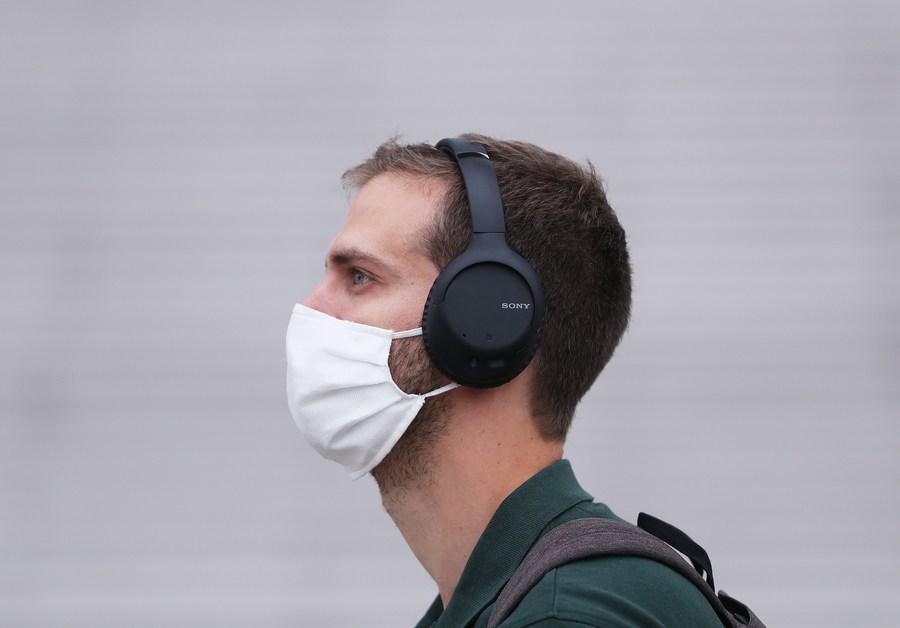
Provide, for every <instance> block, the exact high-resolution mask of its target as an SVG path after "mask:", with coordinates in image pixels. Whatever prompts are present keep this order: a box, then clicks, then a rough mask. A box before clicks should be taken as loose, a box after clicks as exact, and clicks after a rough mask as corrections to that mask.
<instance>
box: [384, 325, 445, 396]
mask: <svg viewBox="0 0 900 628" xmlns="http://www.w3.org/2000/svg"><path fill="white" fill-rule="evenodd" d="M421 335H422V328H421V327H416V328H415V329H409V330H407V331H396V332H394V333H393V334H391V338H393V339H394V340H398V339H400V338H412V337H413V336H421ZM454 388H459V384H457V383H456V382H450V383H449V384H447V385H446V386H441V387H440V388H438V389H436V390H432V391H431V392H427V393H424V394H423V395H422V398H423V399H428V398H429V397H434V396H436V395H441V394H443V393H445V392H449V391H451V390H453V389H454Z"/></svg>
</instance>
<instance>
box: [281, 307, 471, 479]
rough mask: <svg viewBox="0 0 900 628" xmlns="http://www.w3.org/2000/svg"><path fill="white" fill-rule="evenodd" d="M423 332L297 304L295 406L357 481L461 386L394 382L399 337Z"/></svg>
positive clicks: (319, 447) (292, 334) (291, 387)
mask: <svg viewBox="0 0 900 628" xmlns="http://www.w3.org/2000/svg"><path fill="white" fill-rule="evenodd" d="M421 334H422V329H421V328H417V329H411V330H409V331H404V332H398V333H394V332H392V331H391V330H389V329H381V328H380V327H371V326H369V325H362V324H360V323H352V322H350V321H343V320H340V319H337V318H334V317H332V316H328V315H327V314H323V313H322V312H319V311H317V310H313V309H311V308H308V307H306V306H304V305H295V306H294V312H293V315H292V316H291V321H290V323H289V324H288V329H287V342H286V344H287V396H288V406H290V409H291V414H292V415H293V416H294V421H295V422H296V423H297V427H299V428H300V431H301V432H302V433H303V435H304V436H305V437H306V439H307V440H308V441H309V443H310V444H311V445H312V446H313V448H315V450H316V451H318V452H319V454H321V455H322V456H324V457H325V458H328V459H329V460H334V461H335V462H339V463H341V464H342V465H344V468H345V469H346V470H347V472H348V473H350V477H351V478H353V479H354V480H355V479H357V478H359V477H362V476H363V475H365V474H366V473H368V472H369V471H371V470H372V469H373V468H374V467H375V466H376V465H377V464H378V463H379V462H381V461H382V460H383V459H384V457H385V456H386V455H387V454H388V452H390V450H391V448H393V446H394V445H395V444H396V443H397V441H398V440H399V439H400V437H401V436H402V435H403V432H405V431H406V428H407V427H409V424H410V423H412V420H413V419H414V418H415V416H416V414H418V412H419V410H420V409H421V408H422V405H423V404H424V403H425V399H426V398H427V397H432V396H434V395H439V394H441V393H444V392H447V391H448V390H452V389H453V388H456V386H457V384H454V383H451V384H448V385H447V386H443V387H441V388H438V389H437V390H433V391H431V392H429V393H426V394H424V395H415V394H409V393H405V392H403V391H402V390H400V388H398V387H397V384H396V383H394V380H393V378H392V377H391V371H390V368H389V367H388V355H389V353H390V350H391V341H392V340H394V339H395V338H409V337H411V336H419V335H421Z"/></svg>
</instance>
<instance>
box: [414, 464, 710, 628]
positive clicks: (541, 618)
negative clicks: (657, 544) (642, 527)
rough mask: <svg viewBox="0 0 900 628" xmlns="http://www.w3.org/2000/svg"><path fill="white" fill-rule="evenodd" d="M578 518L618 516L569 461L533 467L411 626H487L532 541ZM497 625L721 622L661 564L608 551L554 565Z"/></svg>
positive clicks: (674, 627) (690, 627) (699, 626)
mask: <svg viewBox="0 0 900 628" xmlns="http://www.w3.org/2000/svg"><path fill="white" fill-rule="evenodd" d="M582 517H602V518H606V519H618V517H616V515H614V514H613V512H612V511H611V510H610V509H609V508H608V507H606V506H605V505H604V504H598V503H594V500H593V497H591V496H590V495H588V494H587V493H586V492H585V491H584V490H583V489H582V488H581V486H579V485H578V481H577V480H576V479H575V475H574V474H573V473H572V467H571V465H570V464H569V462H568V461H567V460H560V461H558V462H555V463H554V464H552V465H550V466H549V467H547V468H545V469H543V470H542V471H539V472H538V473H537V474H535V475H534V476H533V477H532V478H531V479H529V480H528V481H527V482H525V483H524V484H523V485H522V486H520V487H519V488H517V489H516V490H515V491H513V492H512V494H511V495H510V496H509V497H507V498H506V499H505V500H504V501H503V503H502V504H500V507H499V508H498V509H497V512H495V513H494V516H493V517H492V518H491V520H490V522H489V523H488V525H487V527H486V528H485V530H484V532H483V533H482V535H481V538H480V539H478V543H476V544H475V548H474V549H473V550H472V555H471V556H470V557H469V560H468V562H467V563H466V566H465V569H463V572H462V576H461V577H460V579H459V583H458V584H457V585H456V589H455V590H454V592H453V597H452V598H451V599H450V603H449V604H448V605H447V608H446V609H445V608H444V607H443V605H442V604H441V598H440V596H438V598H437V599H436V600H435V601H434V603H433V604H432V605H431V608H429V609H428V612H426V613H425V616H424V617H423V618H422V619H421V620H420V621H419V623H418V624H417V625H416V628H463V627H466V628H469V627H472V628H481V627H484V626H487V622H488V617H490V614H491V609H492V608H493V605H494V600H496V598H497V596H498V595H499V594H500V590H501V589H502V588H503V586H504V585H505V584H506V581H507V580H509V578H510V577H511V576H512V574H513V572H515V570H516V568H517V567H518V566H519V563H521V562H522V559H523V558H524V557H525V554H527V553H528V550H529V549H531V546H532V545H534V543H535V541H537V539H538V538H540V537H541V536H542V535H544V534H545V533H546V532H547V531H548V530H550V529H552V528H554V527H556V526H558V525H559V524H561V523H565V522H566V521H570V520H572V519H579V518H582ZM501 626H503V628H523V627H525V626H535V627H539V626H540V627H547V628H548V627H551V626H560V627H562V626H571V627H575V626H580V627H582V628H584V627H585V626H616V627H629V628H630V627H637V626H640V627H646V626H653V627H659V628H663V627H665V628H678V627H681V626H684V627H685V628H705V627H707V626H708V627H710V628H721V627H722V623H721V622H720V621H719V619H718V617H717V616H716V613H715V611H714V610H713V609H712V607H711V606H710V605H709V602H707V601H706V599H705V598H704V597H703V594H702V593H700V591H698V590H697V589H696V587H694V585H692V584H691V583H690V582H688V581H687V580H685V579H684V578H683V577H682V576H681V575H679V574H677V573H676V572H674V571H673V570H671V569H669V568H668V567H666V566H665V565H663V564H661V563H657V562H656V561H653V560H649V559H646V558H637V557H631V556H627V557H621V556H616V557H613V556H606V557H598V558H588V559H583V560H578V561H575V562H572V563H569V564H567V565H562V566H560V567H557V568H556V569H554V570H553V571H551V572H550V573H548V574H547V575H545V576H544V578H543V579H542V580H541V581H540V582H538V583H537V584H536V585H535V586H534V588H533V589H531V591H530V592H529V593H528V594H527V595H526V596H525V598H524V599H523V600H522V601H521V602H520V603H519V606H518V607H517V608H516V610H515V611H513V613H512V615H510V616H509V617H508V618H507V619H506V621H504V622H503V623H502V624H501Z"/></svg>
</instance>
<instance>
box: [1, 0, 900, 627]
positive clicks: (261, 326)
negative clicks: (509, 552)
mask: <svg viewBox="0 0 900 628" xmlns="http://www.w3.org/2000/svg"><path fill="white" fill-rule="evenodd" d="M898 112H900V4H897V3H892V2H887V1H885V2H873V1H864V2H854V3H849V2H848V3H837V2H791V3H781V2H762V3H760V2H754V3H744V4H734V3H729V4H724V3H714V2H690V3H675V4H669V5H665V6H657V5H651V4H647V3H629V4H625V3H610V2H567V3H558V4H554V5H551V4H550V3H541V2H534V1H528V2H497V3H476V2H468V1H463V2H454V3H441V4H432V3H418V2H381V3H374V2H373V3H365V2H344V3H331V4H326V3H309V2H266V3H223V2H170V3H160V2H156V3H139V2H84V1H82V2H25V1H22V2H4V3H2V4H0V212H2V213H0V626H4V627H7V626H10V627H17V628H25V627H29V628H30V627H47V628H49V627H59V626H72V627H75V626H78V627H81V626H84V627H87V626H90V627H92V628H96V627H104V626H109V627H113V626H116V627H118V626H124V625H127V626H167V627H175V626H185V627H197V626H210V627H232V626H234V627H244V626H323V627H332V626H334V627H341V626H369V627H379V626H384V627H388V626H399V625H410V624H412V623H413V622H414V621H415V620H416V619H417V618H418V617H419V615H420V614H421V613H422V612H424V609H425V607H426V606H427V605H428V603H429V602H430V600H431V598H432V596H433V595H434V593H435V592H436V589H435V587H434V585H433V584H432V583H431V582H430V580H429V579H428V577H427V575H426V574H425V572H424V571H423V570H422V569H421V568H420V567H419V565H418V563H417V562H416V561H415V559H414V557H413V556H412V554H411V552H410V551H409V550H408V549H407V548H406V546H405V545H404V543H403V541H402V538H401V537H400V535H399V534H398V533H397V531H396V530H395V529H394V527H393V524H392V523H391V521H390V520H389V518H388V517H387V515H385V514H384V513H383V511H382V510H381V506H380V503H379V499H378V495H377V491H376V488H375V486H374V483H373V482H372V481H371V479H364V480H360V481H358V482H355V483H352V482H350V481H349V480H348V479H347V478H346V477H345V476H344V474H343V472H342V470H341V469H340V468H339V467H338V466H337V465H334V464H332V463H328V462H325V461H323V460H320V459H319V458H317V457H316V456H315V454H314V453H313V452H312V451H311V450H310V449H309V448H308V447H307V446H306V444H305V442H303V440H302V438H301V436H300V435H299V434H298V433H297V431H296V429H295V427H294V425H293V423H292V421H291V419H290V415H289V413H288V411H287V407H286V403H285V400H284V359H283V353H284V349H283V334H284V330H285V328H286V325H287V320H288V316H289V313H290V309H291V307H292V305H293V304H294V303H295V302H296V301H300V300H302V299H303V297H304V296H305V294H306V293H307V292H308V291H309V290H310V289H311V288H312V286H313V285H314V284H315V282H316V281H317V280H318V278H319V277H320V275H321V272H322V271H321V269H322V259H323V255H324V251H325V248H326V246H327V244H328V242H329V241H330V238H331V237H332V236H333V235H334V234H335V233H336V232H337V230H338V229H339V227H340V225H341V223H342V220H343V217H344V213H345V209H346V199H345V196H344V193H343V191H342V190H341V187H340V183H339V175H340V173H341V172H342V171H343V169H344V168H346V167H348V166H350V165H352V164H354V163H356V162H358V161H359V160H361V159H362V158H364V157H365V156H366V155H368V154H369V153H370V152H371V151H372V150H373V149H374V148H375V147H376V146H377V145H378V143H380V142H381V141H382V140H383V139H385V138H386V137H388V136H390V135H392V134H395V133H402V134H403V136H404V137H405V138H406V139H408V140H417V141H419V140H430V141H436V140H437V139H440V138H441V137H443V136H446V135H452V134H455V133H459V132H463V131H467V130H475V131H482V132H487V133H491V134H495V135H500V136H503V137H507V138H516V139H524V140H528V141H532V142H535V143H538V144H541V145H543V146H545V147H547V148H550V149H553V150H556V151H558V152H562V153H564V154H566V155H568V156H570V157H573V158H576V159H578V160H583V159H585V158H590V159H591V160H592V161H593V162H594V164H595V165H596V166H597V168H598V169H599V171H600V172H601V173H602V175H603V177H604V178H605V179H606V181H607V182H608V190H609V195H610V198H611V201H612V203H613V206H614V207H616V208H617V211H618V213H619V216H620V218H621V220H622V222H623V224H624V225H625V227H626V229H627V231H628V233H629V236H630V246H631V250H632V255H633V258H634V266H635V273H636V291H635V312H634V319H633V323H632V326H631V328H630V331H629V333H628V335H627V336H626V338H625V341H624V343H623V345H622V346H621V349H620V351H619V353H618V355H617V356H616V358H615V359H614V360H613V362H612V363H611V365H610V366H609V367H608V369H607V371H606V372H605V373H604V374H603V375H602V376H601V379H600V381H599V382H598V384H597V385H596V386H595V387H594V389H593V390H592V391H591V393H590V394H589V396H588V398H587V399H586V401H585V402H584V404H583V405H582V407H581V410H580V413H579V417H578V419H577V422H576V428H575V430H574V433H573V434H572V436H571V438H570V442H569V445H568V456H569V457H570V458H571V459H572V461H573V464H574V465H575V467H576V470H577V472H578V473H579V475H580V478H581V480H582V483H583V484H584V485H585V486H586V487H587V488H588V489H589V490H590V491H591V492H592V493H593V494H594V495H595V496H596V497H597V498H598V499H600V500H602V501H605V502H607V503H609V504H610V505H611V506H612V507H613V508H614V509H616V510H617V511H618V512H619V513H620V514H621V515H623V516H626V517H629V518H634V517H635V516H636V515H637V512H638V511H639V510H646V511H649V512H652V513H655V514H658V515H659V516H662V517H664V518H666V519H669V520H671V521H673V522H676V523H677V524H679V525H681V526H682V527H684V528H685V529H686V530H688V531H689V532H690V533H691V534H693V535H694V536H695V537H696V538H697V539H699V540H701V541H702V542H703V543H704V544H705V545H706V546H707V547H708V549H709V550H710V552H711V555H712V556H713V559H714V565H715V567H716V571H717V576H718V580H719V582H720V583H721V584H722V585H723V586H725V587H726V588H727V590H728V591H729V592H732V593H734V594H736V595H738V597H741V598H743V599H746V600H747V601H749V602H751V603H752V606H753V607H754V608H755V609H756V610H757V611H758V613H759V615H760V616H762V617H763V619H764V620H766V621H767V622H768V624H769V625H770V626H810V627H811V626H817V627H821V626H832V627H839V626H841V627H843V626H872V627H888V626H897V625H900V592H898V591H900V540H898V535H897V527H898V518H900V517H898V515H900V500H898V490H897V489H898V480H900V461H898V456H897V454H898V449H900V448H898V445H900V428H898V425H897V419H898V414H900V413H898V409H900V389H898V373H900V360H898V353H900V352H898V350H900V316H898V315H900V281H898V262H900V253H898V246H897V243H898V235H900V217H898V201H900V181H898V176H897V173H898V172H900V113H898Z"/></svg>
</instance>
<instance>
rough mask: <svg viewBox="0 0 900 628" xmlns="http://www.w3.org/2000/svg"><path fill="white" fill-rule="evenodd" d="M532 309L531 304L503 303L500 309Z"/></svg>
mask: <svg viewBox="0 0 900 628" xmlns="http://www.w3.org/2000/svg"><path fill="white" fill-rule="evenodd" d="M530 307H531V303H501V304H500V308H501V309H504V310H527V309H529V308H530Z"/></svg>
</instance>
